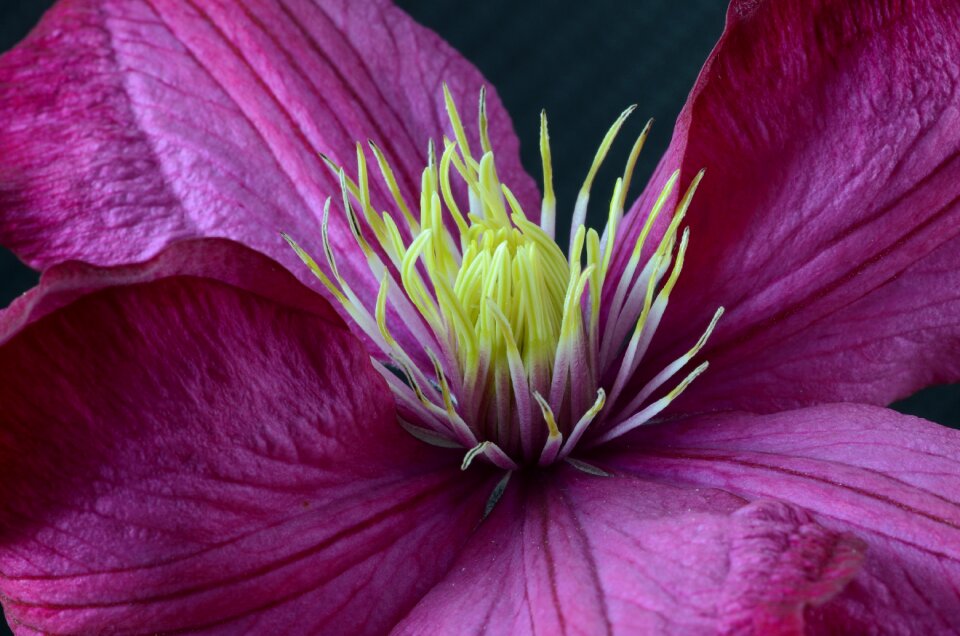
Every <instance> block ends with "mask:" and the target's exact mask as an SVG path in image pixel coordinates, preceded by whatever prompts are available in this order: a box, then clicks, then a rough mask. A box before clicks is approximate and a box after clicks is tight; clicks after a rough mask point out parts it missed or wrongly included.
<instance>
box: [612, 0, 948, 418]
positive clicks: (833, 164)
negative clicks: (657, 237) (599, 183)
mask: <svg viewBox="0 0 960 636" xmlns="http://www.w3.org/2000/svg"><path fill="white" fill-rule="evenodd" d="M957 59H960V12H958V11H957V8H956V7H955V6H952V5H951V6H950V7H945V6H943V3H939V2H933V1H927V0H921V1H919V2H911V3H902V2H896V1H893V0H881V1H879V2H839V1H833V0H816V1H814V2H809V1H801V0H784V1H782V2H770V1H766V2H763V1H761V2H757V1H745V0H740V1H736V2H734V3H733V4H732V6H731V9H730V14H729V18H728V23H727V29H726V31H725V33H724V35H723V37H722V38H721V40H720V42H719V44H718V45H717V47H716V49H715V50H714V52H713V54H712V55H711V57H710V59H709V60H708V61H707V63H706V65H705V67H704V70H703V71H702V73H701V75H700V78H699V79H698V81H697V84H696V86H695V87H694V90H693V93H692V94H691V96H690V100H689V101H688V103H687V105H686V107H685V109H684V111H683V113H682V114H681V116H680V119H679V121H678V123H677V129H676V132H675V135H674V140H673V144H672V146H671V148H670V150H669V152H668V154H667V156H666V157H665V158H664V161H663V163H662V165H661V167H660V169H659V170H658V173H657V175H656V177H655V178H654V181H653V182H652V184H651V187H650V188H649V189H648V192H647V193H646V194H645V195H644V197H643V198H642V200H641V202H640V205H639V207H640V209H641V210H645V209H646V205H647V203H648V202H649V199H650V196H651V194H652V193H653V192H654V191H655V190H656V189H657V187H658V185H659V184H660V183H662V181H663V180H664V179H665V178H666V176H668V175H669V173H670V172H671V171H672V170H673V169H675V168H679V169H681V171H682V176H681V182H687V181H689V180H690V179H691V178H692V177H693V175H694V174H695V173H696V172H697V171H698V170H700V169H701V168H706V169H707V174H706V177H705V179H704V181H703V183H702V185H701V187H700V189H699V190H698V192H697V195H696V197H695V198H694V202H693V206H692V208H691V210H690V214H689V224H690V227H691V248H690V251H689V252H688V254H687V259H686V264H685V266H684V269H683V274H682V275H681V276H680V281H679V283H678V285H677V289H676V290H675V292H674V295H673V296H672V297H671V305H670V309H669V310H668V313H667V315H666V316H665V318H664V322H663V326H662V327H661V330H662V333H669V336H666V337H664V338H663V340H662V342H657V341H656V340H655V341H654V347H659V348H658V350H657V351H656V352H654V353H659V354H660V360H661V361H664V362H665V361H669V359H671V355H673V352H675V351H676V350H679V349H685V348H688V347H689V346H691V345H692V344H693V342H694V341H695V340H696V338H697V336H698V335H699V332H700V330H702V329H703V327H704V326H705V325H706V323H707V322H708V321H709V317H710V315H711V313H712V312H713V310H714V309H715V308H716V307H717V306H720V305H724V306H725V307H726V308H727V310H728V312H727V314H726V315H725V316H724V318H723V320H722V321H721V322H720V326H719V328H718V331H717V332H716V333H715V334H714V336H713V337H712V339H711V342H710V344H709V345H708V347H707V349H706V350H705V351H704V356H705V357H706V358H707V359H709V360H710V362H711V369H710V371H709V373H708V375H707V376H704V378H703V379H702V380H701V381H698V382H695V383H694V384H693V386H691V389H690V390H689V391H688V392H687V393H686V394H685V399H686V402H685V404H686V408H687V410H688V411H694V410H703V409H708V408H711V409H712V408H722V407H737V408H744V409H749V410H765V411H766V410H769V411H773V410H777V409H782V408H786V407H791V406H796V405H807V404H811V403H818V402H819V403H822V402H825V401H860V402H868V403H879V404H886V403H889V402H890V401H892V400H893V399H895V398H897V397H901V396H903V395H906V394H909V393H911V392H912V391H914V390H916V389H917V388H919V387H920V386H922V385H924V384H925V383H927V382H930V381H933V380H936V381H946V380H954V381H955V380H957V379H958V377H960V362H958V358H957V356H956V355H954V354H953V351H954V350H955V349H956V347H957V346H958V345H960V318H958V316H960V312H958V308H960V291H958V290H960V284H958V283H960V278H958V275H957V274H956V272H957V271H960V260H958V259H960V247H958V246H960V242H958V241H960V239H957V235H958V233H960V206H958V203H957V202H958V200H960V186H958V183H960V159H958V153H960V133H958V130H960V110H958V109H957V106H956V105H957V103H958V100H960V94H958V87H960V77H958V74H957V68H956V65H955V64H954V60H957ZM641 220H642V215H634V217H633V220H632V228H631V230H630V231H627V232H625V234H627V235H631V234H632V235H635V234H636V231H637V229H638V227H637V226H638V222H639V221H641ZM938 248H940V249H939V251H938ZM623 258H625V255H624V254H621V255H620V259H621V261H622V259H623ZM657 370H659V369H654V368H651V369H649V370H648V371H650V372H651V373H655V372H656V371H657Z"/></svg>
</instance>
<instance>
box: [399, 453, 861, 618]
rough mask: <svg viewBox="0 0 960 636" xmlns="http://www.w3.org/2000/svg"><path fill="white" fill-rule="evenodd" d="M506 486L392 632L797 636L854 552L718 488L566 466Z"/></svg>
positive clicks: (799, 515) (799, 518) (777, 508)
mask: <svg viewBox="0 0 960 636" xmlns="http://www.w3.org/2000/svg"><path fill="white" fill-rule="evenodd" d="M511 488H514V489H515V490H514V491H513V492H509V491H508V496H507V497H505V498H504V500H503V501H501V503H500V508H498V509H497V510H496V511H495V512H494V513H493V515H492V516H491V517H490V518H489V519H488V520H487V521H485V522H484V525H483V526H482V527H481V529H480V530H479V532H478V534H477V536H476V537H475V538H474V539H472V540H471V542H470V543H469V544H468V546H467V548H466V550H465V551H464V554H463V556H462V557H461V558H460V559H459V560H458V561H457V562H456V563H455V565H454V566H453V568H451V570H450V574H448V575H447V577H446V578H445V579H444V580H443V581H441V582H440V583H439V584H438V585H437V587H436V588H434V589H433V590H432V591H431V592H430V593H429V594H428V595H427V596H426V597H425V598H424V600H423V601H422V602H421V603H420V604H419V605H418V606H417V607H416V609H414V611H413V612H412V613H411V614H410V615H409V616H408V617H407V618H406V619H405V620H404V622H403V623H401V624H400V626H399V627H398V629H397V630H395V633H398V634H423V633H435V634H447V633H484V634H534V633H535V634H562V633H566V634H712V633H727V632H730V633H751V632H749V631H745V628H754V629H756V630H757V631H756V632H754V633H763V634H773V633H784V634H787V633H794V632H791V631H788V629H789V628H792V627H795V626H796V625H797V624H802V615H803V610H804V608H805V607H806V606H807V605H808V604H817V603H820V602H823V601H825V600H827V599H828V598H829V597H831V596H833V595H834V594H836V593H837V592H838V591H839V590H840V589H841V588H842V587H843V585H844V584H845V583H846V582H847V581H848V580H849V578H850V577H851V576H852V575H853V574H854V573H855V572H856V571H857V568H858V566H859V563H860V561H861V560H862V554H861V548H862V546H861V544H860V542H859V541H858V540H856V539H855V538H853V537H851V536H848V535H843V534H837V533H834V532H831V531H828V530H826V529H824V528H823V527H821V526H819V525H818V524H817V523H816V522H815V521H813V519H811V518H810V516H809V515H808V514H806V513H804V512H802V511H800V510H798V509H796V508H793V507H791V506H788V505H786V504H781V503H776V502H770V501H766V502H757V503H753V504H747V503H746V502H745V501H744V500H743V499H741V498H739V497H737V496H734V495H731V494H729V493H726V492H723V491H720V490H714V489H710V488H699V489H695V488H688V487H681V486H673V485H669V484H664V483H657V482H654V481H648V480H645V479H639V478H636V477H633V476H630V475H623V476H617V477H611V478H602V477H596V476H593V475H586V474H584V473H580V472H577V471H574V470H572V469H565V470H563V471H561V472H560V473H558V474H554V475H551V476H550V477H549V478H548V479H545V480H543V481H541V482H539V483H531V482H526V483H522V484H516V485H512V486H511ZM464 599H470V602H469V603H464V602H463V600H464ZM777 629H780V630H781V631H779V632H778V631H776V630H777ZM724 630H727V631H724ZM737 630H740V631H737Z"/></svg>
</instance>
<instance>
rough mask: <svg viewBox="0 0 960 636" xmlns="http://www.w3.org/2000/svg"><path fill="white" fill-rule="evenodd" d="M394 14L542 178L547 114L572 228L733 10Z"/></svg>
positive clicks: (597, 4) (655, 146) (669, 107)
mask: <svg viewBox="0 0 960 636" xmlns="http://www.w3.org/2000/svg"><path fill="white" fill-rule="evenodd" d="M358 1H361V2H362V1H364V0H358ZM50 4H52V3H51V2H47V1H44V0H0V50H6V49H8V48H10V47H11V46H13V45H14V44H15V43H16V42H17V41H18V40H19V39H20V38H22V37H23V36H24V35H25V34H26V33H27V32H28V31H29V30H30V28H31V27H32V26H33V25H34V24H35V23H36V21H37V20H38V19H39V17H40V15H41V14H42V12H43V11H44V10H45V8H46V7H48V6H50ZM397 4H399V5H400V6H401V7H403V8H404V9H406V10H407V11H408V12H409V13H411V14H412V15H413V16H414V17H415V18H416V19H417V20H418V21H420V22H421V23H423V24H425V25H427V26H429V27H430V28H432V29H434V30H435V31H437V32H438V33H440V34H441V35H442V36H443V37H444V38H446V39H447V40H448V41H449V42H450V43H451V44H453V46H454V47H455V48H457V49H458V50H459V51H460V52H461V53H463V54H464V55H465V56H466V57H467V58H468V59H469V60H471V61H472V62H473V63H474V64H476V65H477V66H478V67H479V68H480V70H481V71H482V72H483V73H484V75H485V76H486V77H487V78H488V80H489V81H490V83H491V84H492V85H494V86H496V88H497V90H498V92H499V94H500V97H501V98H502V100H503V102H504V103H505V105H506V107H507V110H508V111H509V112H510V114H511V116H512V117H513V121H514V125H515V127H516V130H517V133H518V135H519V136H520V139H521V142H522V148H523V162H524V165H525V166H526V167H527V170H528V171H529V172H530V173H531V174H533V175H539V174H540V163H539V162H540V158H539V154H538V146H537V138H538V137H537V135H538V126H539V114H540V109H541V108H546V109H547V113H548V115H549V118H550V136H551V142H552V145H553V161H554V173H555V180H556V184H557V197H558V203H559V206H558V209H559V212H558V214H559V216H560V218H559V219H558V228H560V227H563V226H564V219H563V213H564V210H566V213H567V217H566V218H567V223H569V213H570V210H571V208H572V205H573V201H574V198H575V196H576V191H577V189H578V188H579V186H580V182H581V180H582V178H583V176H584V174H585V173H586V170H587V168H588V167H589V164H590V161H591V160H592V156H593V152H594V150H595V148H596V145H597V143H599V141H600V139H601V138H602V137H603V134H604V132H605V131H606V129H607V127H608V126H609V125H610V123H612V121H613V119H614V118H616V116H617V115H618V114H619V113H620V111H622V110H623V109H624V108H625V107H626V106H628V105H630V104H638V105H639V108H638V110H637V113H636V114H635V115H634V118H635V120H634V121H633V122H631V126H632V128H629V132H628V134H630V133H633V134H636V133H637V132H639V130H640V127H641V126H642V124H643V122H644V121H645V119H646V118H648V117H654V118H655V120H656V123H655V125H654V129H653V133H652V134H651V137H650V140H649V142H648V144H647V147H646V149H645V150H644V153H643V155H642V156H641V158H640V162H639V164H638V168H637V179H636V181H635V182H636V183H637V184H638V185H637V186H636V187H637V188H639V187H640V185H641V184H642V183H643V181H644V180H645V179H646V177H647V176H648V175H649V174H650V173H651V172H652V170H653V167H654V165H655V164H656V161H657V159H658V158H659V156H660V154H661V153H662V152H663V150H664V149H665V148H666V145H667V143H668V142H669V139H670V133H671V129H672V127H673V121H674V119H675V118H676V116H677V113H679V111H680V108H681V106H682V105H683V102H684V100H685V98H686V95H687V92H688V91H689V89H690V86H692V84H693V81H694V79H695V78H696V75H697V72H698V71H699V69H700V65H701V64H702V63H703V60H704V59H705V58H706V56H707V54H708V53H709V51H710V49H711V47H712V46H713V43H714V42H715V41H716V38H717V36H718V35H719V34H720V32H721V30H722V28H723V21H724V13H725V8H726V3H725V2H724V1H723V0H686V1H685V2H682V3H680V2H676V0H590V1H589V2H560V1H557V2H537V1H535V0H527V1H524V0H481V1H480V2H455V1H452V0H404V1H400V2H398V3H397ZM628 145H629V144H627V143H621V144H620V145H619V146H618V147H616V148H615V151H614V152H613V153H611V157H610V159H608V161H607V164H608V167H609V169H608V170H605V171H601V173H600V175H599V177H598V179H597V182H596V184H597V188H598V190H601V189H603V188H609V187H611V185H612V183H613V180H614V179H615V178H616V174H617V171H619V170H620V169H621V166H622V162H623V160H624V158H625V155H626V152H627V150H628V148H623V147H622V146H628ZM2 160H3V158H2V157H0V161H2ZM595 199H602V197H599V196H598V197H595ZM591 212H592V213H593V212H600V211H599V210H596V211H593V210H592V211H591ZM0 213H2V211H0ZM601 213H602V212H601ZM594 224H596V222H594ZM35 281H36V274H35V273H34V272H32V271H30V270H29V269H27V268H26V267H24V266H23V265H22V264H20V263H19V262H18V261H17V260H16V258H15V257H13V256H12V255H11V254H10V253H9V252H6V251H5V250H2V249H0V307H2V306H6V305H7V304H8V303H9V302H10V301H11V300H12V299H13V298H15V297H16V296H17V295H19V294H20V293H22V292H23V291H24V290H26V289H27V288H29V287H30V286H31V285H33V284H34V283H35ZM894 406H895V408H898V409H899V410H902V411H904V412H908V413H913V414H917V415H921V416H923V417H927V418H929V419H932V420H935V421H938V422H941V423H943V424H948V425H951V426H955V427H960V387H958V386H956V385H955V386H950V387H937V388H933V389H927V390H926V391H923V392H921V393H919V394H917V395H915V396H913V397H912V398H909V399H907V400H904V401H902V402H899V403H897V404H896V405H894ZM0 487H2V486H0ZM2 633H4V632H3V628H2V627H0V634H2Z"/></svg>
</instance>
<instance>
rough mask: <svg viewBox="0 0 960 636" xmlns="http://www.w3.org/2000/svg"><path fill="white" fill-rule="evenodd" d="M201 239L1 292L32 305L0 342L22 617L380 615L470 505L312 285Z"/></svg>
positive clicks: (37, 622) (469, 487)
mask: <svg viewBox="0 0 960 636" xmlns="http://www.w3.org/2000/svg"><path fill="white" fill-rule="evenodd" d="M206 246H207V243H205V242H201V243H193V244H186V245H184V244H181V245H178V246H177V248H176V249H175V250H172V251H171V252H168V253H165V254H164V255H162V256H161V257H159V258H158V259H157V260H156V261H155V262H154V263H152V264H150V265H147V266H145V270H146V271H147V272H149V270H150V268H151V267H152V268H153V270H154V271H155V272H156V273H157V276H156V278H157V280H153V281H151V280H150V278H151V276H150V275H148V274H146V273H144V274H143V275H142V276H140V280H137V276H136V272H135V269H136V268H128V269H127V270H126V274H124V275H115V273H113V272H111V271H110V270H101V274H102V277H101V282H106V283H111V284H117V285H118V286H113V287H108V288H105V289H103V290H100V291H94V292H92V293H89V294H87V295H85V296H83V297H81V298H79V299H76V300H74V301H73V302H70V303H69V304H66V305H63V304H62V303H61V302H59V301H56V302H52V303H45V302H44V300H43V298H37V296H38V295H40V294H42V293H43V292H45V291H47V289H50V290H52V291H51V294H50V295H51V297H56V296H57V295H58V294H60V295H62V294H67V293H69V292H68V286H67V283H68V282H69V281H70V280H71V279H70V277H69V276H65V275H61V273H62V272H64V271H66V270H69V269H70V267H69V266H65V268H57V269H54V270H53V271H52V272H50V273H49V274H48V276H47V278H46V279H45V281H43V282H42V283H41V289H40V291H38V292H35V293H34V298H33V301H32V302H31V303H29V304H27V305H21V306H19V307H15V308H14V309H12V310H11V311H14V310H17V311H20V313H21V315H24V314H25V311H26V310H25V308H27V309H29V310H30V311H31V312H32V313H31V314H30V316H31V319H30V320H25V321H21V322H24V323H29V324H28V325H27V326H26V327H25V328H23V329H22V330H21V331H20V332H19V333H17V334H15V335H13V336H12V338H10V339H9V340H8V341H7V342H6V344H4V345H3V346H2V347H0V403H2V404H3V412H2V414H0V422H2V426H0V473H2V477H0V479H2V482H3V485H4V497H3V502H2V504H0V572H2V576H0V593H2V600H3V605H4V609H5V612H6V615H7V617H8V619H10V620H11V621H12V623H13V624H14V625H17V626H18V629H23V630H27V629H35V630H38V631H43V632H49V633H87V634H89V633H104V632H124V633H159V632H168V631H169V632H172V631H179V630H196V629H205V630H206V631H208V632H213V633H224V634H236V633H318V632H333V631H338V632H348V633H382V632H383V631H384V630H385V629H387V628H388V627H389V626H390V625H392V624H393V622H394V621H395V620H396V619H397V618H398V617H400V616H402V615H403V614H405V613H406V612H407V611H408V610H409V608H410V607H411V606H412V605H413V604H414V603H415V602H416V600H417V599H418V598H420V596H421V595H422V594H423V593H424V592H425V591H426V590H427V589H428V588H429V586H430V585H431V583H432V581H434V580H436V579H437V578H438V577H439V576H441V575H442V574H443V572H444V571H445V570H446V567H447V566H448V564H449V563H450V561H451V560H452V559H453V557H454V556H455V553H456V551H457V550H458V548H459V545H460V544H461V543H462V542H463V541H464V540H465V538H466V537H467V536H468V534H469V532H470V531H471V529H472V528H473V526H474V525H475V524H476V523H477V521H478V518H479V514H480V512H481V511H482V508H483V504H484V498H485V496H486V494H487V493H488V492H489V486H487V487H486V488H485V487H484V484H483V474H482V473H476V472H474V473H470V474H468V475H464V474H462V473H460V471H459V470H458V468H457V464H456V462H457V459H458V457H456V456H454V457H447V456H446V455H444V454H443V453H442V452H435V451H437V449H434V448H431V447H427V446H426V445H424V444H422V443H420V442H418V441H416V440H414V439H413V438H412V437H411V436H409V435H408V434H407V433H405V432H404V431H402V429H400V428H399V427H398V426H397V423H396V419H395V414H394V408H393V400H392V397H391V395H390V393H389V391H388V390H387V388H386V386H385V384H384V382H383V380H382V379H381V378H380V376H379V375H378V374H377V373H376V372H375V371H374V370H373V369H372V367H371V365H370V363H369V360H368V358H367V354H366V352H365V351H364V350H363V348H362V346H361V345H360V344H359V342H358V341H357V340H356V339H355V338H353V337H352V336H351V335H350V334H349V333H348V332H347V331H346V330H345V329H344V328H343V327H342V325H339V324H338V323H339V321H338V320H337V319H336V318H331V315H330V309H329V307H328V306H327V305H326V303H323V302H322V301H320V303H321V304H320V305H319V308H320V311H319V312H317V311H313V310H311V309H310V308H309V307H308V306H306V304H305V303H302V302H301V301H302V300H303V298H302V297H297V296H296V294H295V289H294V288H293V287H289V285H293V286H297V287H299V288H300V289H301V290H304V288H303V287H301V286H299V284H298V283H296V282H294V281H293V280H292V278H291V277H290V275H289V274H286V273H285V272H283V271H282V270H279V269H277V268H275V269H274V272H275V273H276V274H277V275H278V276H280V277H279V278H278V277H276V276H274V280H273V283H274V285H273V286H272V287H273V289H274V290H279V292H280V293H281V295H282V294H287V293H289V295H287V296H286V300H284V301H281V302H278V301H275V300H274V299H272V295H271V293H270V292H269V291H267V287H266V286H262V287H261V288H260V289H259V291H257V290H256V288H257V287H258V284H259V283H265V282H267V281H268V280H269V279H270V278H271V276H273V275H272V274H269V273H261V272H258V270H257V269H255V268H253V266H255V265H257V264H260V265H262V264H263V261H265V260H266V259H265V258H264V257H262V256H260V255H257V254H251V253H250V252H249V251H247V250H245V249H242V248H238V247H237V246H232V247H233V251H232V253H229V252H227V251H226V248H225V246H227V247H229V246H230V244H228V243H225V242H222V241H221V242H214V246H215V248H216V249H214V250H213V251H212V252H210V253H203V252H202V250H203V248H204V247H206ZM177 255H179V257H180V260H181V262H182V263H183V267H182V268H181V269H182V271H181V272H180V273H181V274H187V275H176V276H175V275H172V274H174V273H176V270H177V269H178V268H177V266H176V263H175V261H176V260H177ZM223 258H229V260H228V261H226V263H229V264H230V266H232V267H234V268H235V272H234V280H233V281H229V280H228V281H227V282H220V281H222V280H224V279H228V278H229V276H228V275H227V274H226V273H225V271H224V270H226V269H229V267H228V266H227V265H226V264H225V263H224V261H223V260H221V259H223ZM204 262H206V263H207V264H208V265H212V266H213V269H214V270H219V271H215V276H216V278H217V279H219V280H213V279H209V278H202V277H201V276H202V274H203V271H202V270H203V267H202V266H201V264H202V263H204ZM74 271H75V272H77V271H78V270H77V268H74ZM244 271H248V272H250V273H251V278H252V280H253V281H254V282H253V283H251V284H250V285H244V284H243V283H242V281H240V280H239V278H240V274H239V273H240V272H244ZM91 273H95V272H90V271H88V272H87V274H88V277H87V278H86V279H84V280H81V279H80V278H79V277H74V278H73V279H72V280H73V282H74V283H75V285H74V286H75V287H76V288H88V289H89V288H90V287H92V286H93V285H94V284H95V282H93V283H92V282H91V278H90V277H89V275H90V274H91ZM124 278H125V282H123V281H122V280H120V279H124ZM283 279H285V280H286V281H287V285H288V289H287V290H286V291H284V290H283V289H282V288H283V285H284V283H283ZM258 281H259V282H258ZM247 287H253V288H254V290H255V291H248V290H247ZM261 292H262V293H261ZM55 300H56V299H55ZM58 303H59V304H60V305H62V306H60V307H59V308H58ZM44 314H45V315H44ZM93 327H95V328H93ZM426 553H429V558H424V557H423V555H424V554H426Z"/></svg>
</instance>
